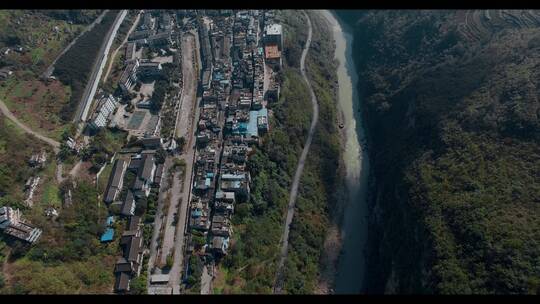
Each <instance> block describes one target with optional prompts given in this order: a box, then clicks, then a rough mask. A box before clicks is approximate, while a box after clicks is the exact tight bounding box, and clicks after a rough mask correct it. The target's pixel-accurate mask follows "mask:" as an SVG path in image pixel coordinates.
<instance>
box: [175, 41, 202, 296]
mask: <svg viewBox="0 0 540 304" xmlns="http://www.w3.org/2000/svg"><path fill="white" fill-rule="evenodd" d="M187 37H191V41H186V42H187V45H189V46H190V47H189V48H187V47H184V45H182V52H183V53H182V77H183V84H184V89H183V92H182V99H183V100H182V112H188V114H189V115H188V116H187V117H186V118H184V120H185V121H182V120H180V122H179V123H178V124H177V128H178V129H177V130H176V131H175V132H177V134H182V133H184V132H185V133H184V134H186V135H187V137H188V138H186V151H185V153H184V154H183V155H182V158H183V159H184V161H185V162H186V175H185V178H184V182H183V192H182V204H180V206H179V209H178V210H177V212H179V222H178V224H177V225H176V233H175V242H174V247H175V249H176V250H175V252H174V263H173V267H172V269H171V272H170V279H169V286H171V287H172V288H173V294H180V278H181V273H182V270H183V268H184V267H183V266H184V246H185V244H184V239H185V237H184V236H185V231H186V226H187V218H188V214H189V212H188V210H189V202H190V199H191V183H192V181H193V163H194V161H195V132H196V131H197V128H196V122H197V121H198V120H199V107H198V106H197V105H198V104H199V101H200V98H197V81H198V77H197V75H198V73H197V69H196V68H194V62H193V60H197V62H199V60H200V59H199V54H200V53H199V47H198V44H197V42H196V41H197V39H194V38H195V37H196V35H195V36H191V35H188V36H187ZM186 39H187V40H190V38H186ZM193 40H195V43H193ZM185 49H186V51H185V52H184V50H185ZM190 53H191V54H190ZM190 55H191V56H190ZM182 116H183V115H182ZM179 131H181V132H182V133H181V132H179ZM182 136H184V135H182Z"/></svg>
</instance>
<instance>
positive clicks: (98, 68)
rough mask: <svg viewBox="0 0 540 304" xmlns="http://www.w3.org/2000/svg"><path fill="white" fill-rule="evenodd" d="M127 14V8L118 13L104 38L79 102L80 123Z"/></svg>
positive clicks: (84, 118)
mask: <svg viewBox="0 0 540 304" xmlns="http://www.w3.org/2000/svg"><path fill="white" fill-rule="evenodd" d="M126 15H127V10H122V11H121V12H120V13H118V15H117V16H116V19H115V20H114V23H113V25H112V26H111V28H110V29H109V31H108V32H107V37H105V39H104V40H103V44H102V45H101V49H100V50H99V54H100V55H99V58H97V60H96V61H95V64H94V67H93V69H92V74H91V75H90V78H89V80H88V83H87V84H86V87H85V89H84V93H83V95H82V98H81V102H79V106H78V108H77V113H76V115H75V117H74V122H77V123H78V122H83V121H85V120H86V116H87V115H88V112H89V110H90V105H91V104H92V100H93V99H94V94H95V93H96V90H97V86H98V84H99V80H100V78H101V73H102V72H103V68H104V67H105V63H106V62H107V55H108V54H109V50H110V48H111V45H112V42H113V41H114V38H115V37H116V34H117V33H118V28H119V27H120V24H121V23H122V21H124V18H125V17H126ZM81 130H82V128H80V129H79V131H81Z"/></svg>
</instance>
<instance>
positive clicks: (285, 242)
mask: <svg viewBox="0 0 540 304" xmlns="http://www.w3.org/2000/svg"><path fill="white" fill-rule="evenodd" d="M304 15H305V16H306V18H307V24H308V37H307V40H306V45H305V46H304V50H303V51H302V57H301V59H300V71H301V73H302V77H303V78H304V80H305V81H306V83H307V86H308V89H309V93H310V95H311V103H312V105H313V117H312V118H311V126H310V128H309V134H308V137H307V140H306V144H305V145H304V149H303V150H302V154H301V155H300V159H299V160H298V165H297V167H296V173H295V174H294V179H293V182H292V187H291V192H290V194H289V204H288V208H287V216H286V219H285V224H284V227H283V235H282V237H281V242H282V245H281V256H280V260H279V264H278V272H277V276H276V278H277V279H276V284H275V286H274V293H278V294H279V293H281V291H282V284H283V273H282V271H283V266H284V264H285V260H286V258H287V249H288V247H289V230H290V225H291V222H292V219H293V216H294V207H295V205H296V197H297V195H298V186H299V184H300V178H301V177H302V172H303V171H304V164H305V162H306V158H307V155H308V152H309V148H310V146H311V141H312V140H313V134H315V127H316V126H317V121H318V120H319V105H318V103H317V97H316V96H315V92H313V88H312V87H311V83H310V82H309V80H308V78H307V76H306V71H305V61H306V56H307V53H308V51H309V47H310V45H311V35H312V27H311V20H310V19H309V16H308V15H307V14H306V13H305V12H304Z"/></svg>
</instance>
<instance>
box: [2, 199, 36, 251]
mask: <svg viewBox="0 0 540 304" xmlns="http://www.w3.org/2000/svg"><path fill="white" fill-rule="evenodd" d="M0 229H1V230H3V231H4V233H5V234H7V235H10V236H12V237H15V238H18V239H21V240H23V241H27V242H29V243H34V242H35V241H37V239H38V238H39V237H40V236H41V233H42V231H41V229H38V228H35V227H33V226H31V225H30V224H28V223H26V222H25V221H24V220H23V219H22V218H21V212H20V211H19V209H15V210H13V208H11V207H1V208H0Z"/></svg>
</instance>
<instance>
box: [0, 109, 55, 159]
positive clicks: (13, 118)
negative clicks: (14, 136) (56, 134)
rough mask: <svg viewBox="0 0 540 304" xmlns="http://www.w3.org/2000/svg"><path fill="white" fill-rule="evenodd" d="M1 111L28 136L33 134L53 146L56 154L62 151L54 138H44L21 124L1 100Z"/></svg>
mask: <svg viewBox="0 0 540 304" xmlns="http://www.w3.org/2000/svg"><path fill="white" fill-rule="evenodd" d="M0 111H2V114H4V115H5V116H6V117H7V118H9V119H10V120H11V121H13V122H14V123H15V124H16V125H17V126H18V127H19V128H21V129H23V130H24V132H26V133H28V134H32V135H34V136H35V137H37V138H38V139H40V140H42V141H44V142H46V143H47V144H49V145H51V146H52V147H53V149H54V151H55V152H56V153H58V151H60V143H59V142H58V141H56V140H54V139H52V138H49V137H46V136H43V135H41V134H39V133H37V132H35V131H33V130H32V129H30V128H29V127H28V126H27V125H25V124H23V123H22V122H20V121H19V120H18V119H17V117H15V115H13V113H11V111H10V110H9V109H8V107H7V106H6V104H5V103H4V102H3V101H2V100H0Z"/></svg>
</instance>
